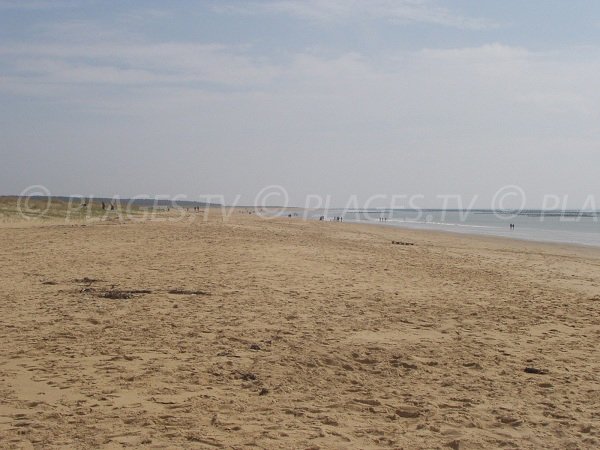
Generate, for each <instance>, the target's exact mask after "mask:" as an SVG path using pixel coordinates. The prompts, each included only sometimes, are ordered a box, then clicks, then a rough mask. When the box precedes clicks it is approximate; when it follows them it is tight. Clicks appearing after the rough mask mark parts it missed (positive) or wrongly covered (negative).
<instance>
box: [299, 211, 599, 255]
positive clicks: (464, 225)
mask: <svg viewBox="0 0 600 450" xmlns="http://www.w3.org/2000/svg"><path fill="white" fill-rule="evenodd" d="M296 213H297V212H296ZM304 214H305V216H306V217H307V218H310V219H315V220H319V219H320V218H321V217H323V220H335V218H336V217H342V218H343V220H344V222H354V223H372V224H378V225H383V226H390V227H402V228H414V229H421V230H437V231H448V232H453V233H464V234H475V235H485V236H501V237H506V238H514V239H522V240H530V241H540V242H555V243H566V244H578V245H586V246H596V247H600V211H542V210H527V211H491V210H441V209H427V210H409V209H387V210H383V209H377V210H361V209H359V210H346V209H329V210H327V211H318V210H312V211H310V212H305V213H304ZM511 224H513V225H514V228H511V227H510V225H511Z"/></svg>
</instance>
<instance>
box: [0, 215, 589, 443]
mask: <svg viewBox="0 0 600 450" xmlns="http://www.w3.org/2000/svg"><path fill="white" fill-rule="evenodd" d="M392 241H395V242H397V243H396V244H393V243H392ZM398 243H399V244H398ZM406 243H408V244H414V245H402V244H406ZM0 255H1V258H0V266H1V267H0V270H1V273H2V276H1V277H0V321H1V322H2V325H1V327H0V333H1V339H2V347H1V348H0V398H1V401H0V442H2V447H4V448H28V447H29V448H31V447H33V448H49V447H57V448H58V447H62V448H65V447H68V448H77V447H79V448H87V447H102V448H121V447H127V446H136V447H147V448H164V447H166V446H170V447H186V448H252V447H254V448H314V449H317V448H322V449H329V448H340V449H341V448H454V449H457V448H460V449H463V448H464V449H470V448H474V449H485V448H500V447H502V448H531V449H538V448H561V449H564V448H597V447H598V446H600V413H599V411H600V351H599V350H598V344H599V342H600V249H593V248H584V247H569V246H563V245H552V244H540V243H527V242H519V241H511V240H506V239H498V238H484V237H471V236H462V235H450V234H442V233H433V232H424V231H417V230H403V229H396V228H390V227H378V226H366V225H355V224H345V223H343V224H342V223H329V222H326V223H323V222H303V221H301V220H298V219H292V220H289V219H287V218H286V219H271V220H265V219H260V218H257V217H255V216H249V215H243V214H237V213H234V214H233V215H232V216H231V217H230V219H229V220H228V221H226V222H223V221H222V219H221V217H220V216H218V215H216V214H213V215H211V217H210V220H209V221H208V222H203V221H201V220H198V221H196V222H194V223H193V224H189V223H171V222H160V221H152V222H149V221H146V222H142V223H134V222H127V223H120V222H118V221H110V222H102V223H95V224H94V223H88V224H87V225H86V226H81V225H79V224H68V225H64V224H60V223H58V222H57V223H45V224H31V223H28V224H19V223H11V224H9V225H3V226H0Z"/></svg>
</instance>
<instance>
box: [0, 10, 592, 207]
mask: <svg viewBox="0 0 600 450" xmlns="http://www.w3.org/2000/svg"><path fill="white" fill-rule="evenodd" d="M599 168H600V2H599V1H597V0H588V1H584V0H570V1H566V0H528V1H522V0H501V1H499V0H455V1H443V0H396V1H393V0H371V1H359V0H348V1H342V0H307V1H300V0H263V1H245V2H242V1H238V2H236V1H225V0H219V1H184V0H180V1H168V2H166V1H151V0H150V1H134V0H130V1H107V0H103V1H100V0H98V1H93V0H89V1H87V0H56V1H51V0H14V1H13V0H0V193H1V194H15V193H19V192H21V191H22V190H23V189H24V188H26V187H27V186H29V185H32V184H42V185H45V186H47V187H48V189H49V190H50V191H51V192H52V193H53V194H63V195H69V194H84V195H87V194H96V195H104V196H113V195H115V194H120V195H121V196H133V195H138V194H151V195H156V194H166V195H176V194H185V195H187V196H188V198H189V199H196V198H198V196H200V195H202V194H223V195H225V197H226V200H227V201H229V202H231V201H232V200H233V199H234V197H235V196H236V194H242V195H243V198H242V202H245V203H251V202H252V201H253V199H254V196H255V195H256V194H257V193H258V192H259V191H260V190H261V188H263V187H264V186H267V185H273V184H275V185H282V186H284V187H285V188H286V189H287V191H288V192H289V194H290V201H292V202H293V203H295V204H299V205H302V204H303V203H304V201H305V197H306V196H307V195H310V194H321V195H327V194H329V195H331V196H332V198H333V202H334V203H336V204H338V205H340V206H344V205H345V204H346V202H347V201H348V198H349V197H350V196H352V195H358V196H359V199H366V198H368V197H369V196H371V195H375V194H382V195H387V196H392V195H408V196H410V195H414V194H422V195H423V196H424V198H425V200H421V201H420V206H436V198H437V197H436V196H439V195H445V194H461V195H463V196H464V199H465V200H464V201H465V202H466V203H469V201H470V199H472V198H473V197H474V196H475V195H477V196H478V200H477V203H476V205H475V206H480V207H486V206H489V202H490V199H491V197H492V196H493V195H494V193H495V192H496V191H497V190H498V189H499V188H501V187H502V186H505V185H510V184H514V185H518V186H520V187H521V188H523V190H524V191H525V192H526V193H527V200H528V206H529V207H540V206H541V205H540V202H541V197H542V195H543V194H556V195H561V196H563V195H568V196H569V197H568V198H569V205H570V206H571V207H580V206H582V203H583V202H584V200H585V199H586V198H587V197H588V196H590V195H594V196H597V197H598V200H599V202H600V183H599V180H600V176H599ZM361 201H362V200H361ZM451 206H452V205H451ZM465 206H466V205H465ZM598 206H599V207H600V204H599V205H598Z"/></svg>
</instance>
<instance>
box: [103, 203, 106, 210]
mask: <svg viewBox="0 0 600 450" xmlns="http://www.w3.org/2000/svg"><path fill="white" fill-rule="evenodd" d="M105 209H106V203H104V202H102V211H104V210H105Z"/></svg>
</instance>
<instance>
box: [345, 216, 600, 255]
mask: <svg viewBox="0 0 600 450" xmlns="http://www.w3.org/2000/svg"><path fill="white" fill-rule="evenodd" d="M343 223H344V224H354V225H367V226H377V227H379V226H380V227H386V228H391V229H400V230H407V231H416V232H423V233H432V234H436V233H440V234H442V235H446V234H447V235H451V236H464V237H468V238H480V239H484V240H485V239H492V240H496V239H498V240H503V241H506V242H522V243H531V244H541V245H549V246H555V247H573V248H575V249H590V250H597V251H598V252H599V253H600V244H599V245H595V244H583V243H579V242H568V241H549V240H543V239H535V238H524V237H510V236H503V235H496V234H484V233H472V232H468V231H452V230H444V229H438V230H436V229H431V228H421V227H419V226H414V227H412V226H402V225H396V224H386V223H377V222H374V223H371V222H369V223H365V222H361V221H352V220H347V221H344V222H343Z"/></svg>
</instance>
